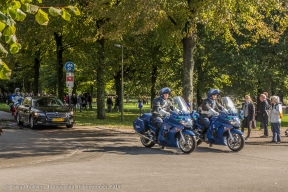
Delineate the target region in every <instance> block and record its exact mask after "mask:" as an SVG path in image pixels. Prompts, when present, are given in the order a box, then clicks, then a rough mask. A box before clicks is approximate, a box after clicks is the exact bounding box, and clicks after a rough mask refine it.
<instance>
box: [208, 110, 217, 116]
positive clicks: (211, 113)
mask: <svg viewBox="0 0 288 192" xmlns="http://www.w3.org/2000/svg"><path fill="white" fill-rule="evenodd" d="M208 113H209V114H210V115H213V116H218V115H219V113H218V112H216V111H215V110H214V109H209V111H208Z"/></svg>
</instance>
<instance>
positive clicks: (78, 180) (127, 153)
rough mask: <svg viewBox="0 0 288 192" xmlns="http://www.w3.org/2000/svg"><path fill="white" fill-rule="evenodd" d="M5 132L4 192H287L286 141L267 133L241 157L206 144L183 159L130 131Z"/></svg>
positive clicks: (10, 124)
mask: <svg viewBox="0 0 288 192" xmlns="http://www.w3.org/2000/svg"><path fill="white" fill-rule="evenodd" d="M1 126H2V127H5V128H4V133H3V135H2V136H1V137H0V173H1V174H0V181H1V182H0V191H53V192H54V191H56V192H58V191H59V192H60V191H125V192H126V191H128V192H130V191H131V192H134V191H143V192H144V191H145V192H146V191H171V192H172V191H173V192H174V191H221V192H222V191H269V192H270V191H287V186H288V167H287V164H288V148H287V147H288V137H282V142H281V144H274V143H269V141H270V140H271V137H270V138H260V137H259V136H260V135H262V131H255V130H253V131H252V134H251V139H250V140H249V141H247V142H246V144H245V147H244V148H243V150H241V151H240V152H231V151H230V150H229V149H228V147H227V146H215V145H214V146H213V147H212V148H209V145H208V144H206V143H204V144H201V145H200V146H199V147H197V148H196V150H195V151H194V152H193V153H191V154H189V155H186V154H183V153H182V152H180V151H179V150H177V149H175V148H167V149H165V150H161V149H159V148H158V147H157V146H155V147H153V148H151V149H149V148H145V147H143V146H142V145H141V143H140V141H139V137H138V136H136V135H135V134H134V133H133V130H132V129H126V130H122V129H109V128H105V127H95V126H94V127H93V126H90V127H83V126H77V125H76V126H75V127H73V128H72V129H67V128H65V127H41V128H38V129H35V130H31V129H29V128H27V127H25V126H21V127H18V126H17V124H16V123H15V122H14V121H7V120H6V121H1V123H0V127H1ZM284 131H285V129H282V132H283V134H282V135H284Z"/></svg>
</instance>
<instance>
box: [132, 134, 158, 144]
mask: <svg viewBox="0 0 288 192" xmlns="http://www.w3.org/2000/svg"><path fill="white" fill-rule="evenodd" d="M135 133H136V134H137V135H139V136H140V137H143V138H145V139H148V140H149V141H152V142H154V141H153V140H152V139H150V138H149V137H146V136H145V135H143V134H141V133H138V132H135Z"/></svg>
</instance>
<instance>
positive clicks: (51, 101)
mask: <svg viewBox="0 0 288 192" xmlns="http://www.w3.org/2000/svg"><path fill="white" fill-rule="evenodd" d="M32 105H33V106H35V107H62V106H64V105H63V103H62V101H61V100H60V99H58V98H39V99H33V102H32Z"/></svg>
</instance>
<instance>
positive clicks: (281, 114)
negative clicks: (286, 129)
mask: <svg viewBox="0 0 288 192" xmlns="http://www.w3.org/2000/svg"><path fill="white" fill-rule="evenodd" d="M277 105H279V103H277V104H276V105H275V109H276V107H277ZM279 116H280V119H282V117H283V110H282V111H281V113H280V114H279Z"/></svg>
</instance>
